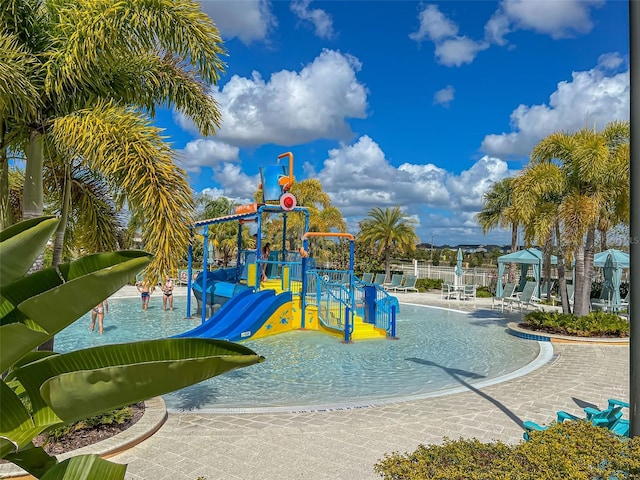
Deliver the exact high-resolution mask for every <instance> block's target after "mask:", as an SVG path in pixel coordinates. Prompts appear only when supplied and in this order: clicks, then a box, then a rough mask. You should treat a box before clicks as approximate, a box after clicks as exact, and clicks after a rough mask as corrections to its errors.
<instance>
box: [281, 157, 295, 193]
mask: <svg viewBox="0 0 640 480" xmlns="http://www.w3.org/2000/svg"><path fill="white" fill-rule="evenodd" d="M284 157H289V177H288V178H287V177H282V178H280V179H279V180H278V185H280V186H281V187H282V191H284V192H286V191H287V190H289V189H290V188H291V186H292V185H293V181H294V180H293V153H291V152H286V153H281V154H280V155H278V160H280V159H281V158H284Z"/></svg>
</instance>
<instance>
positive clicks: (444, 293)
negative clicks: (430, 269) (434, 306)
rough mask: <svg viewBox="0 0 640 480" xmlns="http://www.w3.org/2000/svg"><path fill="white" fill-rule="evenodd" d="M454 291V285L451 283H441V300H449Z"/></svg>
mask: <svg viewBox="0 0 640 480" xmlns="http://www.w3.org/2000/svg"><path fill="white" fill-rule="evenodd" d="M455 293H456V287H454V286H453V284H451V283H443V284H442V290H441V291H440V299H441V300H449V299H450V298H451V297H452V296H453V295H455Z"/></svg>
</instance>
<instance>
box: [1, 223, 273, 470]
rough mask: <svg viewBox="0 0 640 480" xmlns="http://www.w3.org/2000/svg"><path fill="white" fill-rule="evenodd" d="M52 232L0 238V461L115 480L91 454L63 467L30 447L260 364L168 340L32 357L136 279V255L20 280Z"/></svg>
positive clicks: (211, 343) (24, 231)
mask: <svg viewBox="0 0 640 480" xmlns="http://www.w3.org/2000/svg"><path fill="white" fill-rule="evenodd" d="M57 225H58V219H57V218H55V217H39V218H35V219H31V220H26V221H24V222H20V223H18V224H15V225H12V226H10V227H8V228H7V229H5V230H3V231H1V232H0V372H1V373H2V377H3V378H2V380H3V381H2V382H1V383H0V412H1V414H0V458H2V459H5V460H8V461H11V462H13V463H14V464H16V465H18V466H20V467H22V468H23V469H25V470H26V471H27V472H28V473H30V474H31V475H33V476H34V477H36V478H40V479H43V480H59V479H80V478H101V479H107V480H111V479H113V480H119V479H124V475H125V470H126V466H125V465H119V464H115V463H111V462H109V461H107V460H104V459H102V458H100V457H98V456H97V455H80V456H76V457H72V458H69V459H67V460H65V461H63V462H58V460H57V459H56V458H55V457H53V456H49V455H48V454H47V453H46V452H45V451H44V449H43V448H42V447H36V446H35V445H34V444H33V439H34V438H35V437H36V436H37V435H39V434H41V433H43V432H46V431H48V430H51V429H53V428H56V427H58V426H60V425H63V424H70V423H73V422H75V421H77V420H81V419H84V418H87V417H90V416H93V415H96V414H98V413H101V412H104V411H107V410H110V409H114V408H117V407H120V406H123V405H129V404H131V403H135V402H138V401H141V400H145V399H148V398H150V397H153V396H156V395H162V394H164V393H168V392H172V391H174V390H178V389H180V388H183V387H186V386H189V385H193V384H195V383H198V382H201V381H203V380H206V379H207V378H211V377H213V376H216V375H220V374H222V373H225V372H228V371H230V370H233V369H236V368H241V367H246V366H249V365H253V364H255V363H259V362H261V361H263V360H264V358H263V357H260V356H259V355H257V354H256V353H255V352H253V351H252V350H250V349H248V348H246V347H244V346H242V345H238V344H235V343H230V342H225V341H218V340H209V339H200V338H176V339H159V340H149V341H142V342H133V343H126V344H119V345H106V346H101V347H95V348H87V349H83V350H78V351H74V352H70V353H65V354H58V353H55V352H44V351H35V350H34V349H35V348H36V347H37V346H38V345H40V344H42V343H43V342H44V341H45V340H47V339H49V338H50V337H51V336H53V335H55V334H56V333H58V332H60V331H61V330H62V329H64V328H65V327H67V326H68V325H70V324H71V323H73V322H74V321H75V320H77V319H78V318H79V317H81V316H82V315H84V314H85V313H87V312H88V311H89V310H90V309H91V308H93V307H94V306H95V305H97V304H98V303H99V302H101V301H102V300H104V299H105V298H107V297H108V296H109V295H111V294H113V293H114V292H116V291H117V290H118V289H119V288H120V287H122V286H123V285H124V284H126V282H127V281H128V280H129V279H131V278H133V277H135V275H136V273H137V272H139V271H140V270H142V269H143V268H144V267H145V266H146V265H147V264H148V263H149V262H150V260H151V255H150V254H148V253H145V252H142V251H119V252H113V253H100V254H95V255H89V256H86V257H82V258H80V259H78V260H75V261H72V262H70V263H67V264H62V265H59V266H58V267H57V268H49V269H45V270H42V271H39V272H36V273H32V274H27V272H28V270H29V268H30V267H31V265H32V264H33V261H34V260H35V258H36V257H37V255H38V253H39V252H41V251H42V249H43V248H44V246H45V244H46V242H47V241H48V240H49V238H50V237H51V235H52V234H53V232H54V231H55V229H56V226H57Z"/></svg>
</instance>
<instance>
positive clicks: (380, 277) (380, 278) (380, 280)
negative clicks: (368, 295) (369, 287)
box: [372, 273, 387, 286]
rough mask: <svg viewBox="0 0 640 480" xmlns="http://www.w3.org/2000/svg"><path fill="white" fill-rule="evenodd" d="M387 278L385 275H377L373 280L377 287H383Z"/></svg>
mask: <svg viewBox="0 0 640 480" xmlns="http://www.w3.org/2000/svg"><path fill="white" fill-rule="evenodd" d="M385 278H387V275H386V274H384V273H376V276H375V278H374V279H373V282H372V283H374V284H375V285H380V286H382V284H383V283H384V279H385Z"/></svg>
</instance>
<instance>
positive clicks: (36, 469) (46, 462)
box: [5, 443, 58, 478]
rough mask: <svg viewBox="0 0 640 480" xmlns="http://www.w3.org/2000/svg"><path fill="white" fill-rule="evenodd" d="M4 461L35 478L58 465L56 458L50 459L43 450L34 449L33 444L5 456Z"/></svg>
mask: <svg viewBox="0 0 640 480" xmlns="http://www.w3.org/2000/svg"><path fill="white" fill-rule="evenodd" d="M5 460H9V461H10V462H11V463H13V464H15V465H17V466H19V467H21V468H23V469H24V470H26V471H27V472H28V473H30V474H31V475H33V476H34V477H36V478H40V477H41V476H43V475H44V474H45V473H46V472H47V470H49V469H50V468H52V467H53V466H54V465H55V464H57V463H58V459H57V458H56V457H52V456H51V455H49V454H48V453H47V452H45V451H44V448H42V447H36V446H35V445H34V444H33V443H30V444H29V445H27V447H26V448H24V449H22V450H20V451H19V452H16V453H12V454H9V455H7V456H6V457H5Z"/></svg>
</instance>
